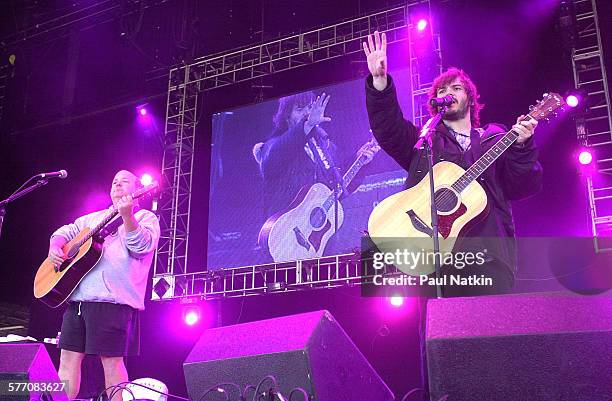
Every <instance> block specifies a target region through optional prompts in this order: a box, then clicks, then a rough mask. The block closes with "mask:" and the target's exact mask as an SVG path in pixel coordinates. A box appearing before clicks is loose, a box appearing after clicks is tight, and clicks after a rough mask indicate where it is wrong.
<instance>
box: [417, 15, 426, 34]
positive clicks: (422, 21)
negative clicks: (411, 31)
mask: <svg viewBox="0 0 612 401" xmlns="http://www.w3.org/2000/svg"><path fill="white" fill-rule="evenodd" d="M425 28H427V20H426V19H425V18H421V19H420V20H419V22H417V31H419V32H423V31H424V30H425Z"/></svg>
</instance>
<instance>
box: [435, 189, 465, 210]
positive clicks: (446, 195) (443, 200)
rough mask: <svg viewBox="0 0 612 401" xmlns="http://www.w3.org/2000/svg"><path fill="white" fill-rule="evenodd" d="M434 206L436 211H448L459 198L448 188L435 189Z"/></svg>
mask: <svg viewBox="0 0 612 401" xmlns="http://www.w3.org/2000/svg"><path fill="white" fill-rule="evenodd" d="M435 196H436V207H437V209H438V212H441V213H448V212H450V211H452V210H453V209H454V208H455V207H456V206H457V202H458V201H459V199H458V198H457V195H456V194H455V193H454V192H453V191H452V190H450V189H448V188H440V189H438V190H437V191H436V195H435Z"/></svg>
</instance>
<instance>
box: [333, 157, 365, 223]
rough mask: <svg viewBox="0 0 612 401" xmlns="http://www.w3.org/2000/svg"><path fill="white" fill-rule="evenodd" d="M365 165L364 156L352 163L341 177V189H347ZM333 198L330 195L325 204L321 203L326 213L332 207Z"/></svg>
mask: <svg viewBox="0 0 612 401" xmlns="http://www.w3.org/2000/svg"><path fill="white" fill-rule="evenodd" d="M366 164H367V157H366V156H364V155H361V156H359V157H358V158H357V160H355V161H354V162H353V164H352V165H351V167H350V168H349V169H348V171H347V172H346V173H345V174H344V176H343V177H342V188H346V187H348V186H349V184H350V183H351V181H353V178H355V176H356V175H357V173H358V172H359V170H361V168H362V167H363V166H365V165H366ZM340 195H341V194H338V197H339V196H340ZM334 198H335V197H334V194H333V193H332V194H331V195H330V196H328V197H327V199H325V202H323V209H325V211H326V212H327V211H328V210H329V209H330V208H331V207H332V206H333V204H334Z"/></svg>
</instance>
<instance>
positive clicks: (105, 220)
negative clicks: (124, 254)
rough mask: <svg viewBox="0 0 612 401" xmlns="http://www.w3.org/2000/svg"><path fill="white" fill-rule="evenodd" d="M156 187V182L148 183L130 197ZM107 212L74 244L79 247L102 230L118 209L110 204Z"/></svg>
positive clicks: (135, 196)
mask: <svg viewBox="0 0 612 401" xmlns="http://www.w3.org/2000/svg"><path fill="white" fill-rule="evenodd" d="M157 187H158V184H157V183H154V184H151V185H148V186H146V187H144V188H141V189H139V190H138V191H136V192H134V193H133V194H132V199H138V198H140V197H141V196H143V195H145V194H148V193H149V192H151V191H153V190H155V189H156V188H157ZM109 209H110V210H109V212H108V213H107V214H106V216H104V218H103V219H102V221H100V223H98V224H97V225H96V226H95V227H93V228H92V229H91V230H90V231H89V232H88V233H87V235H86V236H84V237H83V238H81V240H80V241H79V242H78V243H77V244H75V245H76V246H78V247H79V248H80V247H81V246H82V245H83V244H84V243H86V242H87V241H89V239H90V238H91V237H93V236H94V235H96V234H98V233H99V232H100V230H102V229H103V228H104V226H106V225H107V224H108V223H109V222H110V221H111V220H112V219H113V218H115V216H117V214H119V211H118V210H117V208H116V207H115V206H114V205H112V206H110V207H109Z"/></svg>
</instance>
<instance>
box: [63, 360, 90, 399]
mask: <svg viewBox="0 0 612 401" xmlns="http://www.w3.org/2000/svg"><path fill="white" fill-rule="evenodd" d="M83 358H85V354H83V353H80V352H74V351H68V350H65V349H63V350H62V352H61V354H60V366H59V371H58V375H59V378H60V380H62V381H64V382H66V395H67V396H68V398H69V399H71V400H72V399H74V398H76V396H77V395H78V394H79V388H80V387H81V363H82V362H83Z"/></svg>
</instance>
